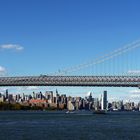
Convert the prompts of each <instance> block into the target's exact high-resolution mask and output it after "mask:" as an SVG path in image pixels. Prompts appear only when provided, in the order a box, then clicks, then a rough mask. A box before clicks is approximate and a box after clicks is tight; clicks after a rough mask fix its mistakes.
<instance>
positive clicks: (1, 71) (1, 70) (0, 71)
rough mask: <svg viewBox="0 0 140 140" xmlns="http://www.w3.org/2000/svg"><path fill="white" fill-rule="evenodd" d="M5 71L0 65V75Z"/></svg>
mask: <svg viewBox="0 0 140 140" xmlns="http://www.w3.org/2000/svg"><path fill="white" fill-rule="evenodd" d="M5 73H6V69H5V68H4V67H2V66H0V76H3V75H5Z"/></svg>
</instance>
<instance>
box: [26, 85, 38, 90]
mask: <svg viewBox="0 0 140 140" xmlns="http://www.w3.org/2000/svg"><path fill="white" fill-rule="evenodd" d="M27 90H39V88H38V87H37V86H29V87H27Z"/></svg>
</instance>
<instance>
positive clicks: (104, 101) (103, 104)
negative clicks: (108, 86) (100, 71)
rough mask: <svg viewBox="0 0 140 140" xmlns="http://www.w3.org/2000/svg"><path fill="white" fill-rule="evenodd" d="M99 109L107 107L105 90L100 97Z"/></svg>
mask: <svg viewBox="0 0 140 140" xmlns="http://www.w3.org/2000/svg"><path fill="white" fill-rule="evenodd" d="M101 109H102V110H104V109H107V91H104V93H103V95H102V99H101Z"/></svg>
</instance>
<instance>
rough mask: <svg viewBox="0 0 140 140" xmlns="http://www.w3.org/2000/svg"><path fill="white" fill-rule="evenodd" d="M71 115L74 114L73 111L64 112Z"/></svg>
mask: <svg viewBox="0 0 140 140" xmlns="http://www.w3.org/2000/svg"><path fill="white" fill-rule="evenodd" d="M73 113H75V112H74V111H69V110H68V111H67V112H66V114H73Z"/></svg>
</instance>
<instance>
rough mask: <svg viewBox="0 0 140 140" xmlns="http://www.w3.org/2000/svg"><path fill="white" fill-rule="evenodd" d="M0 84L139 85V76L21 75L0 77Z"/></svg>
mask: <svg viewBox="0 0 140 140" xmlns="http://www.w3.org/2000/svg"><path fill="white" fill-rule="evenodd" d="M0 86H110V87H140V76H47V75H43V76H23V77H0Z"/></svg>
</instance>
